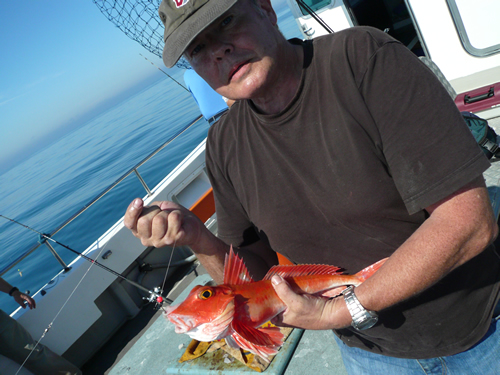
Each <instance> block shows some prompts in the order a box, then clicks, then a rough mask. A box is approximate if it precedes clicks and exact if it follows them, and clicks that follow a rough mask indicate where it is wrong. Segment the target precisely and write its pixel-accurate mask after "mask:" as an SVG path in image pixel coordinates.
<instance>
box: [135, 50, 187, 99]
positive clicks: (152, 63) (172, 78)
mask: <svg viewBox="0 0 500 375" xmlns="http://www.w3.org/2000/svg"><path fill="white" fill-rule="evenodd" d="M139 55H141V56H142V57H144V58H145V59H146V60H147V61H149V62H150V63H151V65H154V66H156V68H157V69H158V70H159V71H160V72H162V73H163V74H165V75H166V76H167V77H168V78H170V79H171V80H172V81H174V82H175V83H177V84H178V85H179V86H180V87H182V88H183V89H184V90H186V91H188V92H189V90H188V89H187V88H186V87H185V86H184V85H183V84H182V83H180V82H179V81H177V80H176V79H175V78H174V77H172V76H171V75H169V74H168V73H167V72H165V71H164V70H162V69H160V68H159V67H158V66H157V65H156V64H155V63H154V62H152V61H151V60H149V59H148V58H147V57H146V56H143V55H142V54H140V53H139Z"/></svg>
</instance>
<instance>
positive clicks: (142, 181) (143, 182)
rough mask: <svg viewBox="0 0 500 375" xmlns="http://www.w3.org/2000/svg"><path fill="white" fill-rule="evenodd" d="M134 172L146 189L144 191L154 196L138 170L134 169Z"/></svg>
mask: <svg viewBox="0 0 500 375" xmlns="http://www.w3.org/2000/svg"><path fill="white" fill-rule="evenodd" d="M134 172H135V174H136V175H137V178H138V179H139V181H141V184H142V186H143V187H144V189H146V192H147V193H148V196H149V197H150V196H152V195H153V193H152V192H151V190H149V187H148V185H146V182H145V181H144V180H143V179H142V177H141V175H140V174H139V172H137V168H134Z"/></svg>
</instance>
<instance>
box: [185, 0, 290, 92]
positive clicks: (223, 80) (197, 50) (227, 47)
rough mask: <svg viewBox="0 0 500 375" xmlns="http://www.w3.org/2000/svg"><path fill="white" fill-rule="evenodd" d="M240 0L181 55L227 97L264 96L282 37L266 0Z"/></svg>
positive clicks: (272, 73) (272, 11)
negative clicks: (255, 0) (254, 2)
mask: <svg viewBox="0 0 500 375" xmlns="http://www.w3.org/2000/svg"><path fill="white" fill-rule="evenodd" d="M258 3H259V4H261V8H262V9H258V7H257V6H256V5H255V4H252V0H241V1H239V2H238V3H236V5H234V6H233V7H232V8H231V9H229V10H228V11H227V12H226V13H224V14H223V15H222V16H221V17H219V18H218V19H217V20H216V21H214V22H213V23H212V24H211V25H210V26H208V27H207V28H206V29H205V30H203V31H202V32H201V33H200V34H199V35H198V36H197V37H196V39H195V40H194V41H193V42H192V43H191V44H190V45H189V46H188V47H187V48H186V51H185V52H184V56H185V57H186V59H187V60H188V61H189V63H190V64H191V66H192V67H193V68H194V70H195V71H196V72H197V73H198V74H199V75H200V76H201V77H202V78H203V79H205V81H207V82H208V84H209V85H210V86H212V88H214V89H215V90H216V91H217V92H218V93H219V94H221V95H223V96H225V97H227V98H231V99H252V98H257V97H263V96H265V93H266V90H265V88H266V87H267V85H269V84H271V83H272V78H273V77H274V76H275V75H276V68H277V67H276V58H277V56H278V52H279V43H280V41H283V40H284V39H283V37H282V36H281V34H280V33H279V30H277V28H276V27H275V26H276V22H277V18H276V14H275V13H274V10H273V9H272V7H271V4H270V1H269V0H258Z"/></svg>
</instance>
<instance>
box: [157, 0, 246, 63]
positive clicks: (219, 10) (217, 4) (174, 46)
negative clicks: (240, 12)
mask: <svg viewBox="0 0 500 375" xmlns="http://www.w3.org/2000/svg"><path fill="white" fill-rule="evenodd" d="M237 1H238V0H212V1H209V2H208V3H206V4H205V5H204V6H202V7H201V8H200V9H198V11H197V12H196V13H194V14H193V15H192V16H191V17H189V18H188V19H187V20H185V21H184V22H183V23H182V24H181V25H180V26H179V27H178V28H177V29H176V30H175V31H174V32H173V33H172V34H170V36H169V37H168V38H167V40H165V46H164V47H163V63H164V64H165V66H166V67H167V68H171V67H173V66H174V65H175V63H176V62H177V61H178V60H179V59H180V57H181V56H182V54H183V53H184V51H185V50H186V48H187V46H188V45H189V44H190V43H191V42H192V41H193V40H194V39H195V38H196V36H197V35H198V34H199V33H201V32H202V31H203V30H205V28H206V27H207V26H208V25H210V24H211V23H212V22H214V21H215V20H216V19H217V18H219V17H220V16H221V15H222V14H223V13H225V12H226V11H228V10H229V8H231V7H232V6H233V5H234V4H236V2H237Z"/></svg>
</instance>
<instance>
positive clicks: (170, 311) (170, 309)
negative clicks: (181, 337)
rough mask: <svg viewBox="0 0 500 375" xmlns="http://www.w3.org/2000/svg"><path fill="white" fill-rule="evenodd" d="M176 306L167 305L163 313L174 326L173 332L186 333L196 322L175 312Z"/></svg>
mask: <svg viewBox="0 0 500 375" xmlns="http://www.w3.org/2000/svg"><path fill="white" fill-rule="evenodd" d="M177 307H178V305H177V306H167V307H166V309H165V311H164V312H163V315H164V316H165V318H166V319H168V320H169V321H170V322H172V323H173V325H174V326H175V333H187V332H189V331H191V330H192V329H193V328H195V325H196V322H195V321H194V319H192V318H191V317H189V316H185V315H180V314H175V313H174V311H175V309H177Z"/></svg>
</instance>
